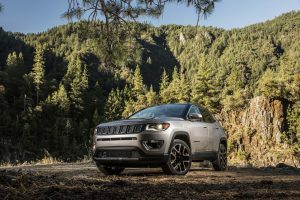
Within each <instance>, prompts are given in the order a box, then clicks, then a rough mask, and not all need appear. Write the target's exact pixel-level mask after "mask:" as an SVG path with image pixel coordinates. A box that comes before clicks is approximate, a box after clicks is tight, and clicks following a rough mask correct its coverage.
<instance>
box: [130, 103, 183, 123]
mask: <svg viewBox="0 0 300 200" xmlns="http://www.w3.org/2000/svg"><path fill="white" fill-rule="evenodd" d="M185 110H186V105H184V104H168V105H159V106H153V107H150V108H146V109H143V110H141V111H139V112H137V113H135V114H133V115H132V116H130V117H129V119H135V118H155V117H178V118H183V115H184V112H185Z"/></svg>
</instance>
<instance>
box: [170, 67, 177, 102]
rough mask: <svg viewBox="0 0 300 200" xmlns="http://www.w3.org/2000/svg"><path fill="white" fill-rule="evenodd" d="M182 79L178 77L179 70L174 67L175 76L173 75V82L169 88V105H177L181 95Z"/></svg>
mask: <svg viewBox="0 0 300 200" xmlns="http://www.w3.org/2000/svg"><path fill="white" fill-rule="evenodd" d="M179 86H180V79H179V76H178V69H177V67H174V70H173V74H172V81H171V82H170V85H169V87H168V90H169V92H170V99H169V102H168V103H177V102H178V97H179V95H180V87H179Z"/></svg>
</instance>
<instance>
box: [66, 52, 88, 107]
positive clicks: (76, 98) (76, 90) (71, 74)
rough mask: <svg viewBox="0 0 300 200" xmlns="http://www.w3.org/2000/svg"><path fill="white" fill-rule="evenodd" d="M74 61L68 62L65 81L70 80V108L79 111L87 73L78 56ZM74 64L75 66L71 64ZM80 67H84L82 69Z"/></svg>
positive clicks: (86, 82) (86, 83)
mask: <svg viewBox="0 0 300 200" xmlns="http://www.w3.org/2000/svg"><path fill="white" fill-rule="evenodd" d="M76 58H77V59H78V60H77V61H75V62H73V61H72V62H70V63H69V64H68V71H67V74H66V77H65V80H66V82H67V83H69V82H70V90H71V91H70V100H71V105H72V108H73V109H72V110H73V111H74V112H75V113H76V112H80V111H82V110H83V103H84V99H83V98H84V94H85V92H86V90H87V88H88V75H87V69H86V66H82V62H81V61H80V58H79V57H76ZM73 64H75V66H74V65H73ZM82 67H83V68H84V69H83V70H82Z"/></svg>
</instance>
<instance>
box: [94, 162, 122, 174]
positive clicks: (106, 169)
mask: <svg viewBox="0 0 300 200" xmlns="http://www.w3.org/2000/svg"><path fill="white" fill-rule="evenodd" d="M96 165H97V168H98V169H99V171H100V172H102V173H103V174H105V175H119V174H121V173H122V172H123V171H124V169H125V168H124V167H115V166H108V165H102V164H99V163H96Z"/></svg>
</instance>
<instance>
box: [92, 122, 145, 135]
mask: <svg viewBox="0 0 300 200" xmlns="http://www.w3.org/2000/svg"><path fill="white" fill-rule="evenodd" d="M144 128H145V125H143V124H138V125H123V126H100V127H97V129H96V130H97V135H119V134H131V133H140V132H142V131H143V130H144Z"/></svg>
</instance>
